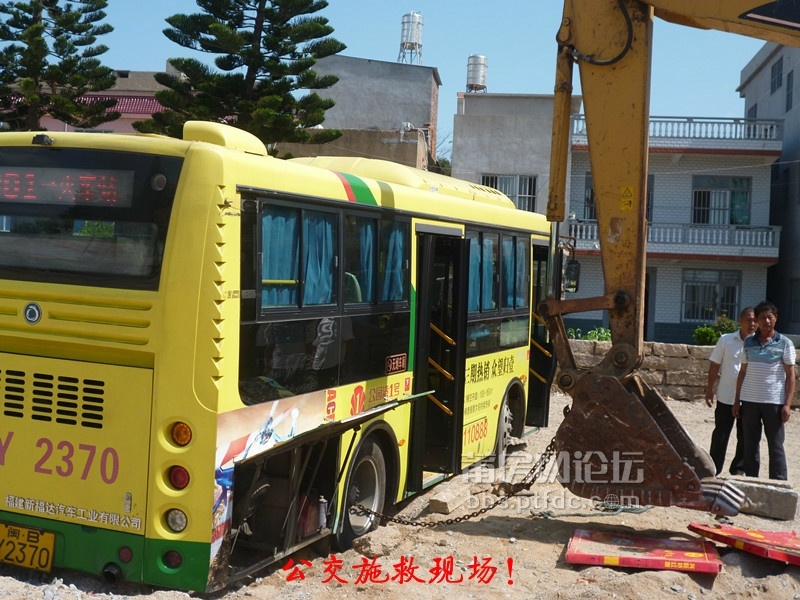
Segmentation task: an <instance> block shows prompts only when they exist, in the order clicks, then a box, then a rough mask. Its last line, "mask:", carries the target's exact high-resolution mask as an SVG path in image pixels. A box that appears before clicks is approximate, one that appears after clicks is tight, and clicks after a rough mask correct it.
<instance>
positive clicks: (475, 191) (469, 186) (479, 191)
mask: <svg viewBox="0 0 800 600" xmlns="http://www.w3.org/2000/svg"><path fill="white" fill-rule="evenodd" d="M289 162H297V163H301V164H306V165H312V166H315V167H319V168H322V169H328V170H330V171H339V172H342V173H350V174H352V175H357V176H359V177H366V178H368V179H375V180H377V181H386V182H388V183H394V184H397V185H403V186H406V187H410V188H414V189H418V190H424V191H431V192H436V193H439V194H443V195H446V196H451V197H454V198H464V199H466V200H475V201H478V202H485V203H487V204H495V205H498V206H503V207H505V208H514V203H513V202H512V201H511V199H510V198H509V197H508V196H506V195H505V194H504V193H502V192H501V191H499V190H496V189H495V188H492V187H489V186H486V185H481V184H478V183H472V182H470V181H462V180H460V179H455V178H453V177H448V176H447V175H441V174H439V173H431V172H430V171H423V170H422V169H415V168H414V167H409V166H406V165H401V164H397V163H393V162H391V161H388V160H379V159H375V158H360V157H357V156H314V157H308V158H293V159H290V161H289Z"/></svg>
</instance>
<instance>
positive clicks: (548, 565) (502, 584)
mask: <svg viewBox="0 0 800 600" xmlns="http://www.w3.org/2000/svg"><path fill="white" fill-rule="evenodd" d="M569 402H570V399H569V398H568V397H567V396H563V395H560V394H554V395H553V399H552V403H551V420H550V422H551V427H550V428H548V429H545V430H541V431H538V432H536V433H534V434H532V435H530V436H527V437H526V438H525V440H524V442H523V444H522V445H521V446H520V447H519V448H518V451H517V452H515V453H514V454H513V455H512V457H511V458H510V459H509V461H508V464H507V465H506V473H505V477H506V478H507V479H508V478H513V477H517V478H519V477H521V476H523V475H525V474H526V473H527V472H528V470H529V469H530V466H531V463H530V457H531V456H536V455H538V453H540V452H541V451H542V450H544V448H545V447H546V445H547V443H548V442H549V441H550V438H551V437H552V435H553V434H554V433H555V429H556V427H557V425H558V423H559V422H560V419H561V414H562V409H563V408H564V406H566V405H568V404H569ZM669 406H670V408H671V409H672V411H673V412H674V413H675V415H676V416H677V417H678V419H679V420H680V421H681V423H682V424H683V425H684V427H685V428H686V429H687V430H688V431H689V433H690V434H691V435H692V437H693V438H694V439H695V440H696V441H697V442H698V443H699V444H700V445H701V446H702V447H707V445H708V441H709V440H710V435H711V430H712V429H713V409H711V408H707V407H706V406H705V404H704V403H702V402H698V403H687V402H675V401H670V402H669ZM786 440H787V441H786V450H787V456H788V457H789V482H790V483H791V484H792V486H793V487H794V488H795V489H796V488H797V486H798V483H800V413H797V412H795V413H793V416H792V419H791V420H790V421H789V423H788V424H787V433H786ZM762 444H763V442H762ZM732 454H733V444H732V443H731V444H730V448H729V452H728V459H730V458H731V456H732ZM762 456H763V457H764V460H766V456H767V452H766V448H762ZM763 470H766V465H762V471H763ZM464 478H466V480H465V479H464ZM464 478H461V479H457V480H454V481H451V482H444V483H442V484H440V485H438V486H436V487H435V488H434V489H433V490H431V491H429V492H428V493H426V494H425V495H422V496H419V497H417V498H414V499H413V500H411V501H409V502H407V503H406V504H405V505H403V506H402V507H401V508H402V510H401V511H400V512H399V513H397V514H398V516H401V517H404V518H406V519H413V520H415V522H416V521H418V522H424V523H429V522H432V521H437V520H442V519H453V518H457V517H460V516H463V515H465V514H468V513H471V512H474V511H475V509H476V508H479V507H483V506H486V505H488V504H489V503H491V502H492V501H494V500H495V498H496V496H494V495H493V491H494V492H497V491H498V488H497V487H496V486H493V485H492V484H491V483H490V482H489V479H490V478H491V473H489V471H488V469H486V468H485V467H481V468H480V469H479V470H474V471H471V472H470V473H469V474H467V475H465V476H464ZM465 485H468V486H469V488H470V490H471V495H470V497H469V500H468V501H467V502H465V503H464V504H463V505H461V506H460V507H459V508H458V509H456V510H455V511H454V512H452V513H451V514H449V515H439V514H431V513H430V512H429V511H428V505H429V501H430V499H431V498H432V497H433V496H434V495H438V494H441V493H442V492H445V491H447V490H448V489H449V490H455V489H456V487H457V486H458V487H461V488H463V486H465ZM449 486H452V487H449ZM498 493H499V492H498ZM545 511H546V512H545ZM534 513H535V514H534ZM691 522H698V523H704V524H713V523H714V522H715V520H714V517H713V516H712V515H710V514H709V513H704V512H698V511H692V510H687V509H682V508H674V507H673V508H661V507H653V508H650V509H648V510H645V511H643V512H639V513H633V512H622V513H613V512H610V511H607V510H598V509H597V508H596V507H595V506H593V505H592V504H591V503H590V502H589V501H587V500H583V499H581V498H577V497H576V496H573V495H572V494H570V493H569V492H568V491H566V490H564V489H563V488H562V487H561V486H560V485H559V484H558V483H557V482H553V483H548V482H545V483H536V484H534V486H532V487H531V488H530V489H529V490H528V491H526V492H524V493H523V494H519V495H517V496H516V497H514V498H511V499H510V500H508V502H506V503H504V504H501V505H500V506H498V507H497V508H494V509H493V510H490V511H487V512H485V513H484V514H482V515H480V516H479V517H477V518H473V519H469V520H465V521H462V522H457V523H452V524H449V525H444V526H437V527H435V528H430V527H419V526H411V525H398V524H392V523H390V524H387V525H384V526H382V527H380V528H379V529H378V530H377V531H375V532H373V533H371V534H370V535H368V536H365V538H362V540H360V541H361V543H360V544H359V550H349V551H347V552H344V553H337V554H333V555H329V556H327V557H320V556H314V555H301V556H296V557H294V559H293V564H292V565H291V566H287V565H285V566H284V568H278V569H276V570H275V571H273V572H272V573H268V574H264V575H263V576H262V577H259V578H256V579H253V580H251V581H248V582H246V583H245V584H243V585H242V584H240V585H237V586H235V587H233V588H231V589H229V590H226V591H225V592H221V593H217V594H215V595H213V596H212V598H214V600H217V599H220V600H237V599H238V598H245V597H246V598H248V599H250V598H252V599H255V600H262V599H263V600H267V599H272V598H299V599H301V600H322V599H325V600H335V599H340V598H356V597H361V598H371V599H372V598H377V599H389V598H404V597H408V596H413V597H415V598H416V599H418V600H429V599H430V600H433V599H440V598H442V599H453V600H455V599H456V598H459V599H460V598H464V597H466V598H477V597H481V598H522V597H533V598H545V599H550V598H553V599H554V598H564V599H569V598H598V599H599V598H624V599H628V598H630V599H633V598H646V599H648V600H653V599H655V598H686V599H689V600H692V599H698V598H701V597H703V598H723V597H724V598H752V597H757V596H758V597H767V598H800V567H797V566H793V565H786V564H784V563H782V562H778V561H775V560H769V559H766V558H761V557H758V556H755V555H753V554H749V553H747V552H744V551H741V550H737V549H734V548H730V547H728V546H724V545H721V544H716V547H717V549H718V551H719V554H720V557H721V559H722V562H723V563H724V564H723V568H722V571H721V572H720V573H718V574H713V575H712V574H702V573H688V572H681V571H670V570H648V569H629V568H620V567H605V566H588V565H571V564H567V563H566V561H565V550H566V546H567V543H568V542H569V540H570V538H571V536H572V535H573V533H574V531H575V530H576V529H590V530H599V531H606V532H615V533H618V534H628V535H640V536H648V537H659V538H667V537H669V538H676V539H696V538H697V537H698V536H696V535H695V534H694V533H692V532H690V531H689V530H688V529H687V526H688V525H689V523H691ZM731 522H732V523H733V524H735V525H737V526H739V527H744V528H747V529H767V530H776V531H794V530H796V529H797V526H798V521H797V520H796V519H795V520H794V521H779V520H773V519H767V518H763V517H757V516H753V515H746V514H741V515H739V516H736V517H734V518H732V519H731ZM401 574H404V575H405V576H401ZM89 596H91V597H92V598H99V599H101V600H105V599H111V598H118V597H126V598H129V599H131V600H144V599H147V600H178V599H185V598H187V597H188V596H189V594H186V593H184V592H176V591H168V590H156V589H153V588H149V587H146V586H134V585H129V584H127V585H117V586H114V587H111V586H108V585H106V584H105V583H103V582H101V581H98V580H96V579H92V578H88V577H84V576H79V575H76V574H74V573H67V572H54V573H51V574H49V575H39V574H37V573H35V572H29V571H20V570H16V569H10V568H4V567H0V600H3V599H21V598H44V599H45V600H57V599H70V600H72V599H82V598H85V597H89Z"/></svg>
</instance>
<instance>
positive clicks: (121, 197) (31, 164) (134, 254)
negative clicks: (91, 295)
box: [0, 147, 182, 289]
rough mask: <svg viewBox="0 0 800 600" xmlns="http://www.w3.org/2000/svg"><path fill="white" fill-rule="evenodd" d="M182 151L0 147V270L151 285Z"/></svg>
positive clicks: (58, 279)
mask: <svg viewBox="0 0 800 600" xmlns="http://www.w3.org/2000/svg"><path fill="white" fill-rule="evenodd" d="M181 165H182V159H180V158H175V157H166V156H158V155H151V154H133V153H126V152H115V151H106V150H83V149H74V148H52V147H32V148H23V147H13V148H0V277H2V278H5V279H17V280H23V281H43V282H52V283H71V284H77V285H95V286H103V287H115V288H130V289H157V288H158V280H159V276H160V272H161V260H162V254H163V248H164V240H165V239H166V236H167V227H168V224H169V216H170V212H171V210H172V202H173V199H174V196H175V189H176V188H177V185H178V177H179V175H180V169H181Z"/></svg>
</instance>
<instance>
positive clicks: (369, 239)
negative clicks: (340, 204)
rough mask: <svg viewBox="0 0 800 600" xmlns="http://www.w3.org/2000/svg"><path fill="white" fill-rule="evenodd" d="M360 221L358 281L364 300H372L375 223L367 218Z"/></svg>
mask: <svg viewBox="0 0 800 600" xmlns="http://www.w3.org/2000/svg"><path fill="white" fill-rule="evenodd" d="M359 223H360V225H361V230H360V231H359V238H360V239H359V241H360V245H361V264H360V265H359V267H360V270H359V273H358V283H359V284H360V285H361V299H362V300H363V301H364V302H372V301H373V300H374V298H373V294H374V288H373V285H372V283H373V282H372V280H373V277H374V273H375V262H374V261H375V257H374V245H375V223H374V222H373V221H368V220H366V219H361V220H360V221H359Z"/></svg>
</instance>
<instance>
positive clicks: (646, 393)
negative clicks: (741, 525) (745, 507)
mask: <svg viewBox="0 0 800 600" xmlns="http://www.w3.org/2000/svg"><path fill="white" fill-rule="evenodd" d="M630 387H631V388H632V389H633V391H631V390H629V389H626V387H625V386H623V384H622V383H621V382H620V380H619V379H617V378H616V377H613V376H608V375H599V374H593V373H587V374H585V375H584V376H583V377H581V378H580V379H579V380H578V381H577V382H576V384H575V386H574V387H573V388H572V389H571V390H570V393H571V394H572V398H573V404H572V407H571V409H570V410H569V411H568V412H567V414H566V415H565V417H564V420H563V421H562V423H561V426H560V427H559V428H558V431H557V432H556V436H555V449H556V452H557V454H556V461H557V468H558V473H559V479H560V481H561V483H562V485H564V486H565V487H566V488H567V489H569V490H570V491H571V492H572V493H573V494H576V495H577V496H580V497H583V498H591V499H593V500H595V501H598V502H608V503H616V504H619V505H621V506H647V505H655V506H680V507H683V508H690V509H694V510H703V511H709V512H711V513H714V514H719V515H727V516H733V515H736V514H738V512H739V508H740V507H741V505H742V503H743V502H744V494H743V493H742V492H741V491H740V490H739V489H738V488H736V487H734V486H733V485H732V484H731V483H730V482H728V481H726V480H722V479H717V478H716V477H715V470H714V464H713V462H712V461H711V459H710V457H709V456H708V455H707V454H706V453H705V452H704V451H703V450H701V449H700V448H698V447H697V446H696V445H695V443H694V442H693V441H692V439H691V438H690V437H689V435H688V433H686V431H685V430H684V429H683V427H682V426H681V424H680V423H679V422H678V420H677V419H676V418H675V416H674V415H673V414H672V412H671V411H670V410H669V409H668V408H667V406H666V404H665V402H664V399H663V398H662V397H661V396H660V394H659V393H658V392H657V391H655V390H653V389H649V388H648V387H647V386H646V385H644V384H643V383H642V382H641V381H638V380H634V381H633V385H631V386H630Z"/></svg>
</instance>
